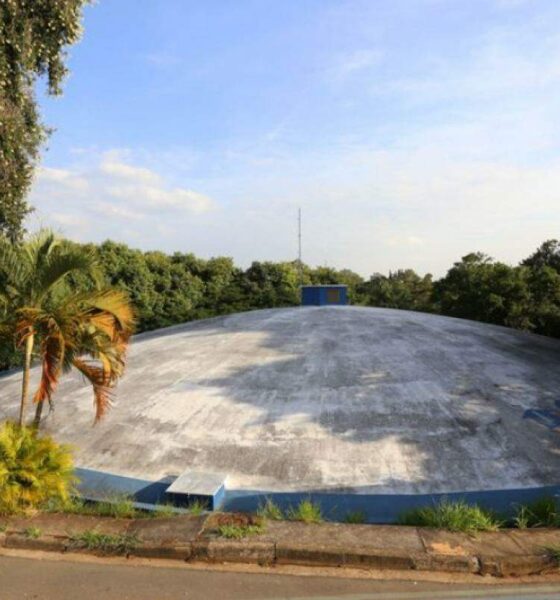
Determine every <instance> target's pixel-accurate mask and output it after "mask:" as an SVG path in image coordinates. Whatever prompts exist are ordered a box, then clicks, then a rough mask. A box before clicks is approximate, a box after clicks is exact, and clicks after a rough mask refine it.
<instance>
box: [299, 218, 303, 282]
mask: <svg viewBox="0 0 560 600" xmlns="http://www.w3.org/2000/svg"><path fill="white" fill-rule="evenodd" d="M298 269H299V285H300V286H303V262H302V260H301V208H299V209H298Z"/></svg>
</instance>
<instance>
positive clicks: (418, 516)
mask: <svg viewBox="0 0 560 600" xmlns="http://www.w3.org/2000/svg"><path fill="white" fill-rule="evenodd" d="M399 523H400V524H401V525H412V526H415V527H435V528H438V529H447V530H449V531H463V532H467V533H468V532H472V531H496V530H497V529H499V528H500V522H499V521H498V520H497V519H496V517H495V516H494V515H493V514H492V513H491V512H490V511H487V510H485V509H483V508H481V507H480V506H477V505H470V504H467V503H466V502H463V501H457V502H449V501H447V500H442V501H441V502H440V503H439V504H436V505H435V506H427V507H424V508H417V509H414V510H411V511H409V512H406V513H404V514H403V515H402V516H401V517H400V519H399Z"/></svg>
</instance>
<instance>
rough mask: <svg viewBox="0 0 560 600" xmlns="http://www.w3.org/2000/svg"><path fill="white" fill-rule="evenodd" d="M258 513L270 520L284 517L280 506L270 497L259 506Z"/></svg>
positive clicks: (279, 519)
mask: <svg viewBox="0 0 560 600" xmlns="http://www.w3.org/2000/svg"><path fill="white" fill-rule="evenodd" d="M257 514H258V515H259V516H260V517H262V518H263V519H268V520H270V521H281V520H282V519H283V518H284V515H283V514H282V510H281V509H280V507H279V506H278V505H277V504H275V502H274V501H273V500H271V499H270V498H267V499H266V502H265V503H264V504H262V505H261V506H259V509H258V511H257Z"/></svg>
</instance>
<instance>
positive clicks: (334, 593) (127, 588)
mask: <svg viewBox="0 0 560 600" xmlns="http://www.w3.org/2000/svg"><path fill="white" fill-rule="evenodd" d="M447 598H448V599H455V598H502V599H503V598H508V599H509V600H513V599H515V600H521V599H522V598H530V599H531V600H545V599H547V600H548V599H553V598H560V585H559V584H551V583H548V584H545V585H539V586H537V585H520V586H516V587H513V588H512V587H511V586H510V585H506V586H504V585H481V584H478V585H466V584H449V583H448V584H446V583H430V582H421V581H419V582H414V581H383V580H381V581H379V580H371V579H345V578H343V577H332V576H330V577H315V576H308V575H304V576H302V575H285V574H275V573H270V571H268V572H261V573H247V572H232V571H225V572H224V571H219V570H209V569H193V568H191V567H187V566H183V567H161V566H150V565H146V564H142V563H130V564H124V562H123V561H118V560H115V559H113V560H108V561H88V560H87V559H85V560H79V561H76V560H74V559H70V558H63V559H61V558H60V557H57V558H56V559H51V558H48V557H45V556H44V555H42V557H41V558H40V559H37V558H27V557H25V558H23V557H20V556H18V557H15V556H0V599H1V600H257V599H258V600H261V599H262V600H288V599H290V600H296V599H298V600H304V599H313V600H338V599H340V600H443V599H447Z"/></svg>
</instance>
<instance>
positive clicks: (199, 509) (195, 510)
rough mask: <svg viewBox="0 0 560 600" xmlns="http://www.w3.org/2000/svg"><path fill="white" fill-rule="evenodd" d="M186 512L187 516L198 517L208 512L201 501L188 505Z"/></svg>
mask: <svg viewBox="0 0 560 600" xmlns="http://www.w3.org/2000/svg"><path fill="white" fill-rule="evenodd" d="M187 510H188V511H189V514H191V515H194V516H196V517H198V516H199V515H201V514H202V513H203V512H206V511H207V510H208V506H207V505H206V503H205V502H202V501H201V500H195V501H194V502H193V503H192V504H189V505H188V506H187Z"/></svg>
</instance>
